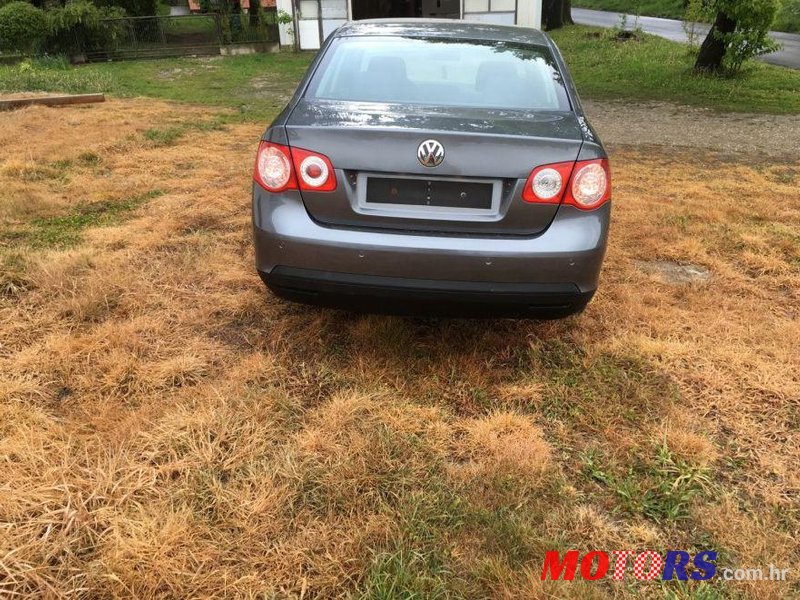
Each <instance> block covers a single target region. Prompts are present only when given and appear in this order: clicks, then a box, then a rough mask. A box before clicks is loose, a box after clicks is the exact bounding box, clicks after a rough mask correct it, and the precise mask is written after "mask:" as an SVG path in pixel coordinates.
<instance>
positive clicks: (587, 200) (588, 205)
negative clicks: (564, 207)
mask: <svg viewBox="0 0 800 600" xmlns="http://www.w3.org/2000/svg"><path fill="white" fill-rule="evenodd" d="M609 198H611V170H610V168H609V165H608V160H607V159H605V158H603V159H598V160H586V161H581V162H578V163H576V164H575V172H574V174H573V175H572V182H571V184H570V187H569V194H567V198H566V202H567V203H569V204H572V205H574V206H577V207H578V208H582V209H584V210H591V209H594V208H597V207H598V206H600V205H601V204H603V203H605V202H606V201H607V200H608V199H609Z"/></svg>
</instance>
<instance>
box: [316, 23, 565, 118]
mask: <svg viewBox="0 0 800 600" xmlns="http://www.w3.org/2000/svg"><path fill="white" fill-rule="evenodd" d="M306 97H307V98H314V99H321V100H346V101H357V102H387V103H399V104H431V105H438V106H461V107H474V108H492V109H509V110H570V105H569V100H568V98H567V93H566V90H565V89H564V82H563V78H562V76H561V73H560V72H559V70H558V67H557V66H556V63H555V60H554V59H553V55H552V54H551V53H550V50H549V49H548V48H546V47H544V46H532V45H523V44H509V43H503V42H488V41H483V40H458V39H443V38H410V37H388V36H387V37H384V36H363V37H342V38H339V39H337V40H334V42H333V43H332V44H331V46H330V47H329V48H328V50H327V52H326V53H325V56H324V57H323V59H322V62H321V64H320V66H319V68H318V69H317V71H316V73H315V74H314V77H313V78H312V80H311V83H310V85H309V87H308V90H307V91H306Z"/></svg>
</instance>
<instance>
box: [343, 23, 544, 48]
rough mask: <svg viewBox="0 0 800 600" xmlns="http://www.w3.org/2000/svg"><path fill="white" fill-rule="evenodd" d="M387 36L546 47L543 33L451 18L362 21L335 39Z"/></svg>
mask: <svg viewBox="0 0 800 600" xmlns="http://www.w3.org/2000/svg"><path fill="white" fill-rule="evenodd" d="M355 35H388V36H412V37H442V38H451V39H452V38H460V39H469V40H490V41H496V42H512V43H517V44H535V45H538V46H548V45H549V42H548V39H549V38H548V37H547V34H545V33H543V32H542V31H539V30H538V29H530V28H528V27H517V26H516V25H493V24H489V23H477V22H470V21H458V20H455V19H366V20H363V21H351V22H349V23H346V24H344V25H342V26H341V27H340V28H339V29H338V30H337V31H336V33H335V36H336V37H343V36H355Z"/></svg>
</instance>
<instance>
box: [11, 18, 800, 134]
mask: <svg viewBox="0 0 800 600" xmlns="http://www.w3.org/2000/svg"><path fill="white" fill-rule="evenodd" d="M553 37H554V38H555V40H556V42H557V43H558V44H559V47H560V48H561V50H562V52H563V53H564V56H565V58H566V60H567V62H568V64H569V66H570V68H571V70H572V73H573V75H574V77H575V80H576V82H577V84H578V89H579V90H580V92H581V94H582V96H583V97H585V98H596V99H617V100H630V101H650V100H658V101H662V100H666V101H672V102H676V103H679V104H691V105H696V106H703V107H708V108H713V109H715V110H721V111H740V112H763V113H783V114H797V113H800V94H798V90H800V71H794V70H791V69H785V68H782V67H775V66H772V65H766V64H761V63H753V64H752V65H749V66H748V67H747V68H746V69H745V72H744V73H741V74H740V75H737V76H735V77H716V76H705V77H702V76H696V75H694V74H692V72H691V71H692V66H693V64H694V57H693V56H692V55H691V53H690V51H689V49H688V48H687V47H686V46H685V45H683V44H678V43H674V42H670V41H667V40H663V39H661V38H658V37H654V36H648V35H644V36H642V38H641V40H630V41H626V42H621V41H619V40H617V39H615V38H614V36H613V34H612V33H609V32H607V31H603V30H601V29H594V28H589V27H580V26H573V27H567V28H565V29H563V30H559V31H555V32H553ZM312 58H313V55H312V54H308V53H304V54H292V53H280V54H266V55H264V54H260V55H251V56H236V57H228V58H221V57H210V58H196V59H167V60H155V61H130V62H119V63H104V64H93V65H89V66H85V67H80V68H74V67H69V66H68V65H67V64H65V63H64V62H63V61H58V60H49V61H43V62H34V63H24V64H23V65H19V66H13V67H12V66H0V92H18V91H67V92H96V91H99V92H107V93H110V94H113V95H116V96H122V97H136V96H147V97H153V98H163V99H168V100H178V101H181V102H189V103H196V104H204V105H211V106H219V107H222V108H231V109H234V112H233V113H230V112H228V113H226V117H225V118H226V119H227V120H229V121H230V120H231V119H238V120H251V121H262V122H263V121H264V120H265V119H266V117H268V116H269V115H274V114H275V113H276V112H277V111H278V110H279V109H280V108H282V106H283V105H284V103H285V101H286V100H287V99H288V97H289V95H290V94H291V91H292V89H291V88H292V86H293V84H294V82H296V81H297V80H298V79H299V78H300V77H301V76H302V74H303V72H304V71H305V69H306V68H307V66H308V64H309V62H310V61H311V59H312Z"/></svg>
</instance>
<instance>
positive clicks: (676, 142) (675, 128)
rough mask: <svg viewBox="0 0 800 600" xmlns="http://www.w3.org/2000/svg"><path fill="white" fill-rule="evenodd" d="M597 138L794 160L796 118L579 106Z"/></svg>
mask: <svg viewBox="0 0 800 600" xmlns="http://www.w3.org/2000/svg"><path fill="white" fill-rule="evenodd" d="M584 108H585V110H586V113H587V115H588V116H589V119H590V120H591V122H592V124H593V125H594V126H595V127H596V128H597V130H598V132H599V134H600V137H601V139H602V140H603V141H604V142H605V143H607V144H609V145H611V146H619V147H624V146H638V145H657V146H667V147H673V148H697V149H708V150H714V151H717V152H721V153H725V154H728V155H732V156H737V157H742V156H747V157H750V158H752V159H756V160H757V161H758V162H761V159H762V157H764V156H767V157H772V158H785V159H787V160H798V159H800V119H798V118H797V116H796V115H753V114H738V113H718V112H714V111H712V110H709V109H701V108H693V107H689V106H679V105H675V104H669V103H656V102H651V103H631V102H597V101H586V102H584Z"/></svg>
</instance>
